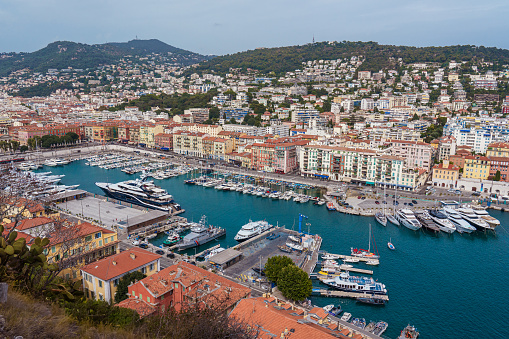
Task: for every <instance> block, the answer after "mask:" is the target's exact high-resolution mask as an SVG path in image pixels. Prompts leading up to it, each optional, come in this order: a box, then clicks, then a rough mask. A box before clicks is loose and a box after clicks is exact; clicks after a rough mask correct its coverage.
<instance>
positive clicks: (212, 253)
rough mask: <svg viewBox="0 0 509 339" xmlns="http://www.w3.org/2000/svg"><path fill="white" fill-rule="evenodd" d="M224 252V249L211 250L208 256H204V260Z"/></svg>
mask: <svg viewBox="0 0 509 339" xmlns="http://www.w3.org/2000/svg"><path fill="white" fill-rule="evenodd" d="M224 250H226V248H223V247H218V248H214V249H213V250H211V251H210V253H209V254H207V255H206V256H205V260H210V259H211V258H212V257H213V256H215V255H216V254H219V253H221V252H223V251H224Z"/></svg>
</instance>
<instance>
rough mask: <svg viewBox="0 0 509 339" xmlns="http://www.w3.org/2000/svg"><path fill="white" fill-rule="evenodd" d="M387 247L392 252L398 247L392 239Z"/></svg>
mask: <svg viewBox="0 0 509 339" xmlns="http://www.w3.org/2000/svg"><path fill="white" fill-rule="evenodd" d="M387 247H389V249H390V250H392V251H394V250H395V249H396V247H394V245H393V244H392V238H390V239H389V242H388V243H387Z"/></svg>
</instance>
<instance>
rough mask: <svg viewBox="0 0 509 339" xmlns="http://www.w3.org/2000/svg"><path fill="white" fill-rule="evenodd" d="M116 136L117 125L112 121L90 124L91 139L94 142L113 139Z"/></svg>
mask: <svg viewBox="0 0 509 339" xmlns="http://www.w3.org/2000/svg"><path fill="white" fill-rule="evenodd" d="M117 138H118V127H117V126H116V124H113V123H106V122H104V123H101V124H97V125H94V126H92V140H93V141H96V142H107V141H113V140H116V139H117Z"/></svg>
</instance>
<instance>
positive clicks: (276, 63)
mask: <svg viewBox="0 0 509 339" xmlns="http://www.w3.org/2000/svg"><path fill="white" fill-rule="evenodd" d="M358 55H363V56H364V57H366V61H365V62H364V63H363V64H362V66H361V67H360V69H359V70H369V71H374V72H378V71H379V70H381V69H388V68H391V67H394V66H395V62H396V61H397V60H398V58H402V59H403V62H404V63H414V62H438V63H444V62H447V61H449V60H455V61H470V60H472V59H479V60H480V59H484V60H485V61H491V62H494V63H497V64H499V65H503V64H509V50H505V49H499V48H494V47H483V46H481V47H476V46H468V45H467V46H446V47H408V46H392V45H380V44H378V43H376V42H348V41H343V42H333V43H328V42H319V43H314V44H307V45H303V46H288V47H277V48H263V49H255V50H250V51H246V52H240V53H236V54H230V55H224V56H219V57H216V58H214V59H211V60H208V61H206V62H203V63H201V64H200V65H199V66H198V67H197V68H196V69H194V71H196V72H198V73H203V72H210V71H212V70H213V71H215V72H217V73H221V74H224V73H227V72H228V71H229V69H230V68H240V69H243V70H246V69H248V68H251V69H256V70H259V71H260V72H262V73H265V74H268V73H270V72H272V71H273V72H275V73H276V74H278V75H281V74H283V73H285V72H288V71H294V70H296V69H300V68H301V67H302V64H301V63H302V62H303V61H308V60H320V59H323V60H333V59H339V58H345V57H351V56H358ZM391 58H394V59H391Z"/></svg>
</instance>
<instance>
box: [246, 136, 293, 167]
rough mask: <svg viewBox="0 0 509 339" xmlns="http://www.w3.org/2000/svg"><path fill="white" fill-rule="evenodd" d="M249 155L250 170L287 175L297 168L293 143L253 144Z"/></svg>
mask: <svg viewBox="0 0 509 339" xmlns="http://www.w3.org/2000/svg"><path fill="white" fill-rule="evenodd" d="M251 154H252V158H251V159H252V160H251V161H252V168H253V169H256V170H258V171H266V172H276V173H289V172H291V171H293V170H295V169H296V168H297V167H298V164H297V150H296V144H294V143H276V142H265V143H254V144H253V145H252V147H251Z"/></svg>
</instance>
